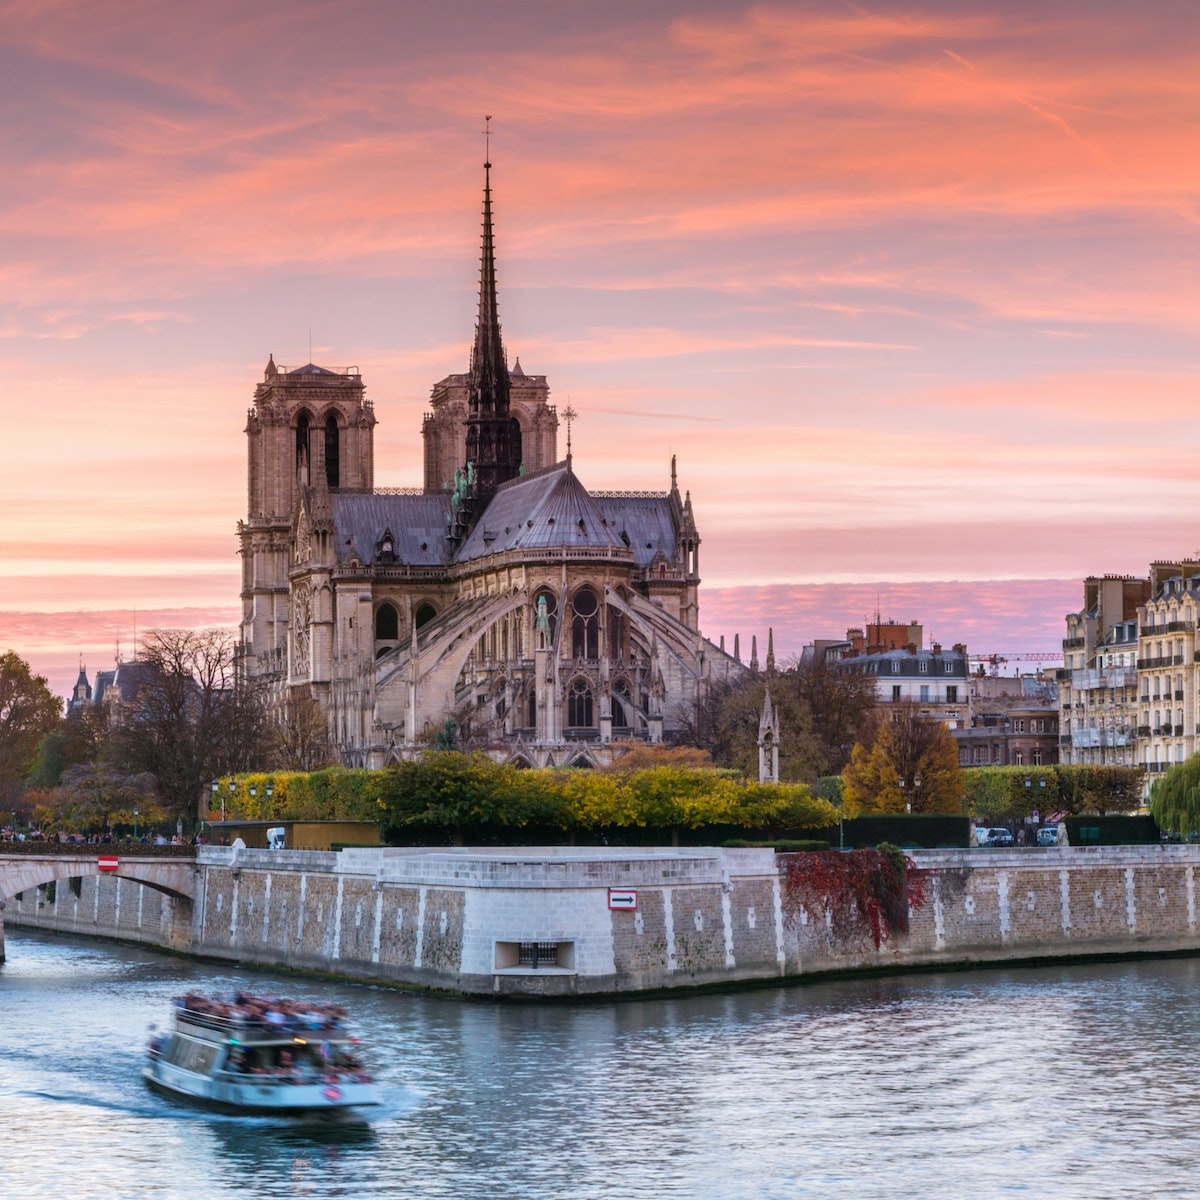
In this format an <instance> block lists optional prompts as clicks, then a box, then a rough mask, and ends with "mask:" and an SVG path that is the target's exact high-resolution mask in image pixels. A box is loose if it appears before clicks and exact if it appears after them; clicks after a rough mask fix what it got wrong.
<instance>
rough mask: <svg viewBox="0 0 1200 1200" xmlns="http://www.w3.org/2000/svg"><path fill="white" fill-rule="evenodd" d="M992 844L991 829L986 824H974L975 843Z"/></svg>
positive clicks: (980, 844)
mask: <svg viewBox="0 0 1200 1200" xmlns="http://www.w3.org/2000/svg"><path fill="white" fill-rule="evenodd" d="M991 844H992V831H991V830H990V829H989V828H988V827H987V826H986V825H976V826H975V845H977V846H990V845H991Z"/></svg>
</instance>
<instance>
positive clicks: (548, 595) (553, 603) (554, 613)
mask: <svg viewBox="0 0 1200 1200" xmlns="http://www.w3.org/2000/svg"><path fill="white" fill-rule="evenodd" d="M543 597H544V598H545V600H546V616H547V618H548V619H549V621H550V641H551V642H553V641H554V635H555V633H556V632H557V630H558V599H557V597H556V596H555V595H554V593H553V592H552V591H551V590H550V589H549V588H548V587H544V588H538V590H537V592H536V593H535V594H534V597H533V616H534V620H535V621H536V620H537V615H538V606H539V604H540V602H541V600H542V598H543ZM536 645H537V641H536V640H535V641H534V646H536Z"/></svg>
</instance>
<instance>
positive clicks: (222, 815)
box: [212, 779, 225, 821]
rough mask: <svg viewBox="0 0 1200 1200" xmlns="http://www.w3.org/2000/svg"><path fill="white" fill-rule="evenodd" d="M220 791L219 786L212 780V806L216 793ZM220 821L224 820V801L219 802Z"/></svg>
mask: <svg viewBox="0 0 1200 1200" xmlns="http://www.w3.org/2000/svg"><path fill="white" fill-rule="evenodd" d="M220 790H221V785H220V784H219V783H218V782H217V781H216V780H215V779H214V780H213V781H212V793H213V804H216V802H217V793H218V792H219V791H220ZM221 820H222V821H223V820H225V801H224V800H222V801H221Z"/></svg>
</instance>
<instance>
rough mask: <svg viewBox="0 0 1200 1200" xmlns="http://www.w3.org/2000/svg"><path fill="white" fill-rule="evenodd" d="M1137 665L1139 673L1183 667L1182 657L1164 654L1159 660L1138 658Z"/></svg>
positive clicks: (1199, 660)
mask: <svg viewBox="0 0 1200 1200" xmlns="http://www.w3.org/2000/svg"><path fill="white" fill-rule="evenodd" d="M1197 661H1198V662H1200V659H1197ZM1137 665H1138V670H1139V671H1157V670H1160V669H1161V668H1163V667H1181V666H1183V655H1182V654H1176V655H1170V654H1164V655H1161V656H1160V657H1159V658H1139V659H1138V662H1137Z"/></svg>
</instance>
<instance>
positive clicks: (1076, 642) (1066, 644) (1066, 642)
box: [1062, 638, 1087, 650]
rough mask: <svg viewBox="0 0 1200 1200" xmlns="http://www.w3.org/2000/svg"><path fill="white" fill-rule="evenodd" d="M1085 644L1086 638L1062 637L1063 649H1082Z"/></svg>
mask: <svg viewBox="0 0 1200 1200" xmlns="http://www.w3.org/2000/svg"><path fill="white" fill-rule="evenodd" d="M1086 646H1087V638H1063V644H1062V648H1063V649H1064V650H1083V649H1084V648H1085V647H1086Z"/></svg>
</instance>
